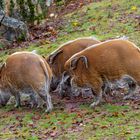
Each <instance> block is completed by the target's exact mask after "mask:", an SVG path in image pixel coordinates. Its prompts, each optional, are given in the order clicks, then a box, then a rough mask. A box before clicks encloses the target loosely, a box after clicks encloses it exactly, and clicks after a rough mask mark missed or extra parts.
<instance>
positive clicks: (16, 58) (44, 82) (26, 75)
mask: <svg viewBox="0 0 140 140" xmlns="http://www.w3.org/2000/svg"><path fill="white" fill-rule="evenodd" d="M51 79H52V72H51V69H50V67H49V65H48V64H47V63H46V61H45V59H44V58H42V57H41V56H39V55H37V54H34V53H31V52H17V53H14V54H12V55H10V56H9V57H8V58H7V60H6V62H5V64H4V65H3V66H2V67H1V70H0V90H1V94H0V95H1V96H2V97H5V95H6V94H7V95H8V93H9V92H10V93H11V94H12V95H14V96H15V99H16V107H18V106H20V93H22V92H23V93H26V94H28V95H30V96H31V98H32V100H34V101H35V97H36V95H37V94H38V95H39V96H40V97H41V98H42V99H43V100H44V101H45V103H46V104H47V110H46V111H47V112H50V111H51V110H52V108H53V106H52V102H51V97H50V95H49V90H50V83H51ZM1 102H2V101H1ZM3 102H4V100H3ZM6 103H7V99H5V104H6Z"/></svg>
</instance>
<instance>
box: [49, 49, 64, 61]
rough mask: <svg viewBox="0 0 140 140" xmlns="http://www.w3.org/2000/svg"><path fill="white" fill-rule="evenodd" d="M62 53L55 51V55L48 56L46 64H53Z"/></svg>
mask: <svg viewBox="0 0 140 140" xmlns="http://www.w3.org/2000/svg"><path fill="white" fill-rule="evenodd" d="M62 52H63V51H62V50H58V51H56V52H55V53H53V54H51V55H50V56H48V58H47V62H48V63H49V64H53V63H54V60H55V58H56V57H57V56H58V55H59V54H60V53H62Z"/></svg>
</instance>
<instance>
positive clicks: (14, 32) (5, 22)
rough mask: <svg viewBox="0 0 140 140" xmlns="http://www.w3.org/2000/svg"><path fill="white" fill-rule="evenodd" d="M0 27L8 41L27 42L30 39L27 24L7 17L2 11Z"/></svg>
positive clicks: (0, 13)
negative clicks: (19, 40)
mask: <svg viewBox="0 0 140 140" xmlns="http://www.w3.org/2000/svg"><path fill="white" fill-rule="evenodd" d="M0 25H1V26H0V32H1V34H2V36H3V37H5V39H7V40H8V41H14V40H18V39H22V40H23V39H25V40H26V39H27V38H28V37H29V33H28V29H27V26H26V24H25V23H24V22H23V21H20V20H18V19H15V18H11V17H9V16H6V15H5V13H4V11H3V10H0Z"/></svg>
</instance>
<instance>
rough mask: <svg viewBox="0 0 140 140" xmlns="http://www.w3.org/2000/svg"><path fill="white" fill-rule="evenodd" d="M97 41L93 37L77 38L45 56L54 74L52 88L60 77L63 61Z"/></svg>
mask: <svg viewBox="0 0 140 140" xmlns="http://www.w3.org/2000/svg"><path fill="white" fill-rule="evenodd" d="M99 42H100V41H98V40H97V39H95V38H94V37H83V38H78V39H76V40H72V41H69V42H67V43H65V44H63V45H61V46H60V47H59V48H58V49H57V50H55V51H54V52H52V53H51V54H50V56H48V58H47V62H48V63H49V65H50V67H51V69H52V72H53V76H54V77H53V84H52V89H55V88H56V87H57V85H58V83H59V82H60V80H61V78H62V74H63V72H64V64H65V62H66V61H67V60H68V59H69V58H70V57H71V56H72V55H74V54H75V53H77V52H79V51H82V50H83V49H85V48H87V47H89V46H91V45H93V44H97V43H99Z"/></svg>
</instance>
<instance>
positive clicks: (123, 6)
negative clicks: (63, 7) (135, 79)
mask: <svg viewBox="0 0 140 140" xmlns="http://www.w3.org/2000/svg"><path fill="white" fill-rule="evenodd" d="M139 6H140V1H139V0H133V1H130V0H117V1H116V0H102V1H101V0H100V1H98V0H97V1H96V2H93V3H90V4H86V5H85V6H83V7H81V8H78V9H76V10H75V11H74V12H66V13H67V14H66V15H63V16H62V17H61V18H59V20H52V21H53V24H50V25H52V27H53V30H51V31H50V33H51V36H49V37H50V38H49V39H48V38H46V39H45V37H46V36H47V35H48V34H45V35H44V34H43V35H42V34H41V35H42V36H43V37H40V38H41V39H40V40H37V41H36V38H35V36H36V34H37V33H35V34H34V35H32V37H33V41H30V42H28V43H27V42H26V43H24V45H23V46H22V45H19V48H16V49H15V48H13V49H8V50H3V51H1V52H0V60H5V59H6V57H7V56H8V55H9V54H11V53H13V52H15V51H20V50H29V51H31V50H34V49H36V50H37V51H38V53H39V54H41V55H44V56H47V55H48V54H49V53H50V52H52V51H53V50H55V49H56V48H57V47H58V46H59V45H60V44H62V43H65V42H66V41H69V40H71V39H75V38H77V37H83V36H92V35H93V36H95V37H97V38H98V39H100V40H106V39H110V38H118V37H120V36H124V35H125V36H127V37H129V40H130V41H133V42H134V43H135V44H136V45H137V46H138V47H139V46H140V15H139V13H140V8H139ZM54 23H55V24H54ZM44 36H45V37H44ZM19 44H20V43H19ZM27 44H28V45H27ZM25 45H27V46H26V47H25ZM139 101H140V100H129V101H124V100H122V98H121V99H120V98H117V97H116V98H113V101H112V102H110V103H109V102H103V103H102V104H101V105H100V106H98V107H96V108H95V109H91V108H90V107H89V105H90V103H91V102H92V99H88V100H87V99H84V98H83V99H81V100H79V99H74V100H66V99H63V100H61V99H60V98H57V99H56V98H55V97H54V96H53V103H54V110H53V112H52V113H50V114H46V113H44V110H45V109H30V107H29V106H28V105H27V106H26V105H24V106H22V107H21V108H19V109H15V108H14V105H13V104H12V105H7V106H5V107H2V108H0V140H3V139H8V140H11V139H20V140H22V139H28V140H38V139H41V140H46V139H59V140H85V139H88V140H100V139H101V140H102V139H104V140H110V139H113V140H120V139H121V140H125V139H127V140H138V139H140V105H139Z"/></svg>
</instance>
